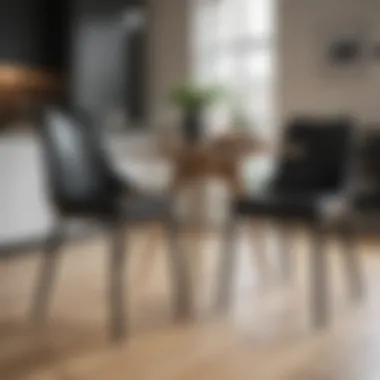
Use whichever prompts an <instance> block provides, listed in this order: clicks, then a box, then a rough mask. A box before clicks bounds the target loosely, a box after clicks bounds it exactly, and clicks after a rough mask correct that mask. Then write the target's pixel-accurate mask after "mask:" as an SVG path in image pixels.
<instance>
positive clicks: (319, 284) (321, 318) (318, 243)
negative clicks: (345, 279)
mask: <svg viewBox="0 0 380 380" xmlns="http://www.w3.org/2000/svg"><path fill="white" fill-rule="evenodd" d="M324 235H325V234H324V230H323V226H322V224H321V223H320V222H319V221H317V222H315V223H314V224H313V226H312V247H311V257H310V280H311V282H310V297H311V318H312V323H313V326H314V327H316V328H323V327H325V326H326V325H327V323H328V318H329V297H328V263H327V252H326V251H325V249H324V248H325V244H324V243H325V236H324Z"/></svg>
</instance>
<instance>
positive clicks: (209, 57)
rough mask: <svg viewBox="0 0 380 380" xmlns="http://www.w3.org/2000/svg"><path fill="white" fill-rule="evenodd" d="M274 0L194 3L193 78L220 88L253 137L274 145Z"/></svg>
mask: <svg viewBox="0 0 380 380" xmlns="http://www.w3.org/2000/svg"><path fill="white" fill-rule="evenodd" d="M275 2H276V0H193V2H192V22H191V24H190V25H191V28H192V30H191V36H192V38H193V41H192V46H193V60H192V62H193V75H194V80H195V81H196V82H197V83H199V84H202V85H221V86H222V87H224V88H226V89H227V91H228V93H230V94H232V95H233V96H232V97H233V99H234V101H233V102H230V104H229V107H230V108H233V109H235V110H238V112H239V113H240V114H241V115H243V116H244V117H245V118H246V119H247V121H248V125H249V127H250V128H251V130H252V132H254V133H257V134H259V135H260V136H261V137H263V138H266V139H270V138H272V137H273V136H274V130H275V127H276V107H275V96H274V95H275V94H274V84H275V58H276V57H275V25H276V20H275V14H276V12H275Z"/></svg>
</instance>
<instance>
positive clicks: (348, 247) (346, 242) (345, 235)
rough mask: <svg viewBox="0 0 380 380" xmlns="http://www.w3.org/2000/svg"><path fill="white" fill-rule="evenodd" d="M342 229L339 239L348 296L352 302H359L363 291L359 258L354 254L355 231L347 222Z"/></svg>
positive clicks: (356, 253)
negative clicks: (341, 244)
mask: <svg viewBox="0 0 380 380" xmlns="http://www.w3.org/2000/svg"><path fill="white" fill-rule="evenodd" d="M342 227H343V229H342V234H341V237H342V243H343V250H344V252H343V255H344V260H345V265H346V271H347V282H348V288H349V294H350V298H351V299H352V300H354V301H360V300H362V299H363V297H364V293H365V291H364V279H363V274H362V268H361V262H360V257H359V253H358V252H356V230H355V227H354V225H353V222H351V221H347V222H346V223H344V225H343V226H342Z"/></svg>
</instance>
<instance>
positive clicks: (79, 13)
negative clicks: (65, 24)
mask: <svg viewBox="0 0 380 380" xmlns="http://www.w3.org/2000/svg"><path fill="white" fill-rule="evenodd" d="M136 7H138V9H145V8H144V7H143V6H142V2H141V1H139V2H137V1H136V0H134V1H125V0H111V1H98V0H93V1H91V0H77V1H75V3H74V11H73V15H74V17H73V36H74V41H73V46H72V61H71V67H72V78H71V84H72V86H71V94H72V99H74V102H75V103H76V104H77V105H80V106H81V107H84V108H85V109H87V110H89V111H90V112H91V113H92V114H93V115H94V116H95V117H100V118H102V117H103V116H104V115H106V114H107V113H108V112H109V111H111V110H112V109H115V108H118V109H123V110H125V111H126V112H127V114H129V116H130V117H131V118H132V119H133V121H141V120H142V119H144V118H145V104H146V96H145V85H146V82H145V77H146V75H147V68H146V65H145V64H144V63H145V61H146V59H145V50H146V48H147V47H146V42H145V36H146V31H145V30H143V31H142V33H140V36H138V35H136V32H135V31H132V30H131V29H130V28H128V26H127V25H126V22H125V15H126V14H127V13H128V12H129V11H133V10H135V9H136Z"/></svg>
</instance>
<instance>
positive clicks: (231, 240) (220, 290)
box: [216, 213, 238, 312]
mask: <svg viewBox="0 0 380 380" xmlns="http://www.w3.org/2000/svg"><path fill="white" fill-rule="evenodd" d="M236 229H237V220H236V215H234V214H233V213H230V215H229V216H228V218H227V221H226V225H225V231H224V234H223V235H224V236H223V240H224V244H223V249H222V257H221V260H220V267H219V273H218V278H217V284H218V287H217V298H216V308H217V310H218V311H221V312H223V311H226V310H227V308H228V307H229V305H230V304H231V301H232V296H233V283H234V272H235V269H236V264H237V256H238V255H237V254H236V252H234V244H235V237H236V236H235V235H236Z"/></svg>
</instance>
